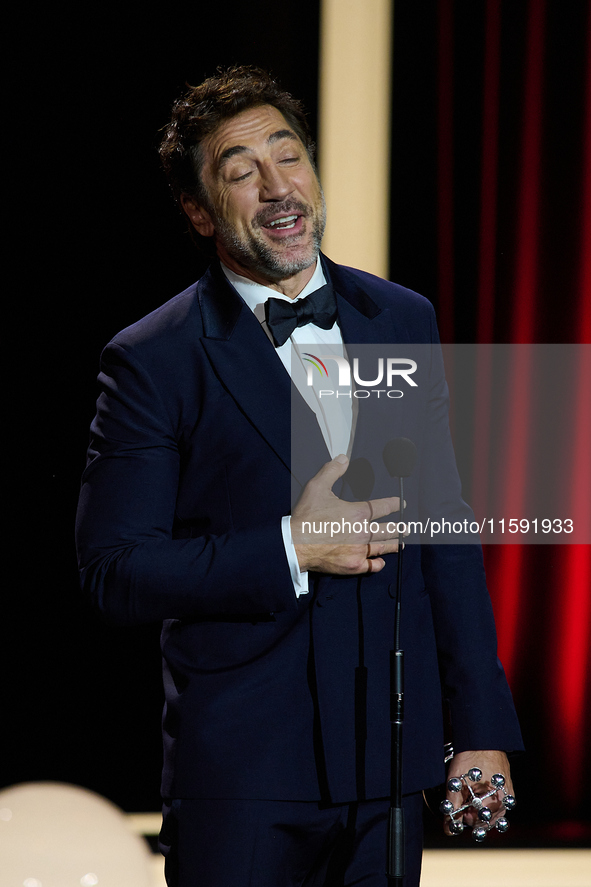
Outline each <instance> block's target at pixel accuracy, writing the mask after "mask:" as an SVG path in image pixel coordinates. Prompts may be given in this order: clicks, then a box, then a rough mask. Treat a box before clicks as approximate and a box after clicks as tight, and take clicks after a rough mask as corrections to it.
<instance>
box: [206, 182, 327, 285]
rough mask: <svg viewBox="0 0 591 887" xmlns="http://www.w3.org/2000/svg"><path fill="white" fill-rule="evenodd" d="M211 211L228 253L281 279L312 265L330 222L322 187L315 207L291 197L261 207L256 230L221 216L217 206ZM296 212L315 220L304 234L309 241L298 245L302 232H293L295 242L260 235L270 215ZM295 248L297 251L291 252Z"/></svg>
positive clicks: (262, 273) (248, 266)
mask: <svg viewBox="0 0 591 887" xmlns="http://www.w3.org/2000/svg"><path fill="white" fill-rule="evenodd" d="M210 212H211V214H212V216H213V220H214V225H215V230H216V239H217V241H218V242H219V243H221V244H222V245H223V246H224V248H225V250H226V251H227V253H228V255H230V256H232V258H233V259H235V260H236V261H237V262H238V263H239V264H240V265H242V266H243V267H244V268H248V269H250V270H252V271H256V272H258V273H259V274H261V275H262V276H264V277H266V278H267V279H268V280H273V281H279V280H285V279H286V278H288V277H292V276H293V275H294V274H298V273H299V272H300V271H303V270H304V269H305V268H309V267H310V265H312V264H313V263H314V262H315V261H316V259H317V258H318V253H319V251H320V244H321V242H322V237H323V235H324V228H325V226H326V205H325V202H324V195H323V193H322V191H320V196H319V199H318V202H317V204H316V206H314V207H311V206H310V205H308V204H305V203H300V202H299V201H297V200H290V199H287V200H284V201H283V202H282V203H277V204H273V205H272V206H271V205H270V206H269V207H265V209H262V210H259V212H258V213H257V214H256V215H255V217H254V219H253V225H252V230H248V231H247V232H246V233H243V232H239V231H238V230H237V229H236V228H235V227H234V225H232V224H231V223H230V222H228V221H227V220H226V219H224V218H222V217H221V216H219V215H218V214H217V213H216V212H215V210H214V209H213V207H212V209H210ZM294 213H299V214H300V215H302V216H303V217H304V218H305V219H307V220H309V221H310V222H311V231H310V233H309V234H308V233H306V234H305V235H304V236H305V237H306V238H307V240H308V242H307V244H305V245H304V244H302V245H301V246H300V247H298V240H301V239H302V236H303V235H301V234H295V235H294V236H293V243H291V244H290V241H289V239H288V238H285V240H284V241H283V243H281V244H277V246H273V245H272V244H270V243H267V242H266V241H265V240H263V238H262V236H257V233H256V232H257V231H259V230H260V229H261V228H262V227H263V226H264V225H265V224H267V223H268V222H269V221H270V219H272V218H277V216H278V214H281V215H286V216H287V215H292V214H294ZM294 248H295V255H290V252H293V251H294Z"/></svg>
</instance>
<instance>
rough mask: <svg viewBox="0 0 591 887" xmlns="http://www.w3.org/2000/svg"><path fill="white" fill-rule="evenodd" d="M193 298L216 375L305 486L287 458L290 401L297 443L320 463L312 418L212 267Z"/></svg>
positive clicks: (255, 324)
mask: <svg viewBox="0 0 591 887" xmlns="http://www.w3.org/2000/svg"><path fill="white" fill-rule="evenodd" d="M198 298H199V302H200V306H201V312H202V317H203V325H204V336H203V338H202V340H201V341H202V344H203V347H204V348H205V351H206V352H207V355H208V357H209V359H210V361H211V364H212V366H213V368H214V370H215V372H216V374H217V376H218V377H219V379H220V380H221V382H222V384H223V385H224V386H225V388H226V389H227V390H228V392H229V393H230V395H231V396H232V397H233V399H234V400H235V402H236V403H237V405H238V407H239V408H240V409H241V410H242V412H243V413H244V414H245V415H246V416H247V417H248V419H249V420H250V421H251V422H252V424H253V425H254V426H255V427H256V428H257V430H258V431H259V433H260V434H261V435H262V437H263V438H264V439H265V440H266V441H267V443H268V444H269V446H270V447H271V448H272V449H273V450H274V452H275V453H276V454H277V456H278V457H279V458H280V459H281V461H282V462H283V463H284V465H285V466H286V468H288V469H289V471H290V472H291V473H292V474H294V475H295V477H296V479H297V480H298V481H300V483H305V482H306V480H307V479H308V478H307V477H306V476H305V472H306V469H305V468H304V466H302V467H301V468H300V470H298V468H297V466H295V465H294V464H293V461H294V460H293V459H292V451H291V424H292V403H293V412H294V417H295V421H297V424H298V426H299V428H300V429H302V432H301V433H302V435H303V439H307V440H309V441H310V444H311V447H312V449H313V450H314V451H315V452H316V453H318V457H317V459H316V461H318V458H319V459H320V461H319V464H322V462H323V461H326V460H327V459H328V458H329V457H328V454H327V451H326V446H325V444H324V440H323V438H322V434H321V433H320V429H319V427H318V423H317V421H316V417H315V416H314V414H313V413H312V411H311V410H310V409H309V407H308V406H307V405H306V403H305V402H304V401H303V399H302V398H301V397H300V395H299V393H298V392H297V390H296V389H295V387H294V386H293V384H292V382H291V380H290V378H289V375H288V373H287V371H286V370H285V367H284V366H283V363H282V362H281V360H280V358H279V357H278V356H277V354H276V352H275V348H274V347H273V345H272V344H271V342H270V341H269V339H268V338H267V336H266V335H265V333H264V331H263V329H262V328H261V325H260V323H259V321H258V320H257V319H256V317H255V316H254V314H253V313H252V311H251V310H250V309H249V308H248V307H247V305H245V304H244V302H243V300H242V299H241V298H240V296H239V295H238V293H237V292H236V290H235V289H234V287H233V286H232V285H231V284H230V283H229V281H228V280H227V278H226V276H225V275H224V273H223V271H222V270H221V268H219V266H217V264H216V265H213V266H212V267H211V268H210V269H209V271H208V272H207V274H206V275H205V276H204V277H202V278H201V281H200V282H199V285H198ZM300 475H301V476H300Z"/></svg>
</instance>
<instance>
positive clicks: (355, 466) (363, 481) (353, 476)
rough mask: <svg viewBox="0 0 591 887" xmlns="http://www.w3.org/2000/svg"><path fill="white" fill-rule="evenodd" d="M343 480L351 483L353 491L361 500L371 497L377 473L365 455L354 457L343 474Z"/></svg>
mask: <svg viewBox="0 0 591 887" xmlns="http://www.w3.org/2000/svg"><path fill="white" fill-rule="evenodd" d="M343 480H344V481H345V482H346V483H348V484H349V486H350V488H351V492H352V493H353V495H354V496H355V498H356V499H358V500H359V501H361V502H363V501H365V500H366V499H370V498H371V494H372V491H373V487H374V483H375V475H374V470H373V468H372V467H371V463H370V462H369V461H368V460H367V459H365V458H364V457H363V456H360V457H359V458H358V459H353V461H352V462H351V464H350V465H349V467H348V468H347V470H346V472H345V474H344V475H343Z"/></svg>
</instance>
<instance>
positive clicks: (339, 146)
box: [318, 0, 394, 277]
mask: <svg viewBox="0 0 591 887" xmlns="http://www.w3.org/2000/svg"><path fill="white" fill-rule="evenodd" d="M393 8H394V2H393V0H322V3H321V17H320V95H319V131H318V156H319V170H320V178H321V181H322V185H323V188H324V192H325V195H326V202H327V209H328V223H327V227H326V235H325V238H324V242H323V249H324V251H325V252H326V254H327V255H328V256H329V257H330V258H331V259H334V260H335V261H337V262H341V263H344V264H346V265H353V266H355V267H357V268H363V269H364V270H366V271H371V272H373V273H374V274H379V275H380V276H382V277H387V276H388V271H389V261H388V259H389V256H388V253H389V189H390V114H391V74H392V63H391V56H392V16H393V11H394V9H393Z"/></svg>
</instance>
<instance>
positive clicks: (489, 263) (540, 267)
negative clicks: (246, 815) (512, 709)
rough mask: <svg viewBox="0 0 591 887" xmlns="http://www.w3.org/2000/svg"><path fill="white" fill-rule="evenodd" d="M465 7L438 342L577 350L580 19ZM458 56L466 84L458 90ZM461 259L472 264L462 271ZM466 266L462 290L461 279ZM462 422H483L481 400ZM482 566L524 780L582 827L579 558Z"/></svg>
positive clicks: (584, 119)
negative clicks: (469, 78) (535, 780)
mask: <svg viewBox="0 0 591 887" xmlns="http://www.w3.org/2000/svg"><path fill="white" fill-rule="evenodd" d="M474 5H475V6H479V7H481V10H480V11H481V15H480V17H479V16H475V15H474V12H473V10H470V9H469V7H468V6H467V5H466V4H465V3H462V2H455V3H454V2H453V0H439V2H438V31H437V65H436V67H437V86H436V93H437V110H436V121H437V123H436V131H437V169H436V183H437V195H438V200H437V214H436V224H437V255H438V260H437V278H438V279H437V301H438V313H439V319H440V329H441V334H442V340H443V341H449V342H451V341H454V340H455V341H458V339H459V341H462V340H464V341H465V340H470V339H472V341H476V342H480V343H494V342H508V343H549V342H561V343H569V342H570V343H573V344H574V343H586V344H589V343H591V9H590V4H589V3H588V2H579V0H575V2H571V3H566V4H565V3H563V2H560V0H528V2H523V3H519V4H515V3H514V2H512V0H506V2H502V0H486V2H483V3H482V4H473V6H474ZM470 16H472V18H471V23H470V22H469V23H468V24H467V23H466V18H470ZM474 43H475V44H476V51H475V46H474ZM466 54H468V55H470V57H471V59H472V74H473V77H474V83H473V84H471V85H470V88H469V90H468V89H467V87H466V83H465V78H466V71H467V68H466V62H465V61H463V59H464V56H465V55H466ZM478 58H479V59H480V64H481V70H480V71H478V64H479V62H478ZM460 65H461V66H462V67H461V70H458V68H459V66H460ZM477 128H478V130H479V133H475V129H477ZM478 140H479V147H478V150H477V155H478V156H477V157H476V158H474V159H473V162H472V163H471V164H466V161H465V157H466V153H465V145H466V142H467V141H469V142H470V143H471V144H476V143H477V141H478ZM475 195H476V196H475ZM468 228H470V229H471V230H468ZM470 247H471V248H472V252H473V253H475V254H476V255H475V256H472V257H470V256H469V255H468V253H469V250H470ZM471 261H472V263H473V268H474V270H473V276H472V279H471V280H472V286H471V288H470V284H468V285H466V281H467V280H468V278H467V275H466V272H462V273H463V277H461V278H460V269H461V266H462V264H468V265H469V264H470V262H471ZM458 279H460V282H459V284H458ZM470 289H471V291H470ZM470 296H471V297H472V298H473V299H474V301H475V311H474V313H473V315H472V320H471V323H472V325H471V326H470V324H469V323H467V321H466V316H467V315H469V313H470V309H469V307H468V299H469V298H470ZM589 354H590V352H589V349H587V350H586V352H585V353H583V354H582V356H581V360H580V365H579V370H578V372H577V373H576V377H575V378H574V379H573V388H572V392H571V395H570V396H571V397H574V398H576V409H575V410H574V413H575V415H576V421H575V425H574V429H571V431H570V434H571V437H572V440H569V446H570V460H571V461H570V468H571V481H570V483H571V490H570V500H571V505H572V511H571V515H570V516H578V518H579V519H580V520H586V521H587V526H589V525H591V518H590V517H589V507H590V506H589V503H590V501H591V362H590V357H589ZM516 359H519V360H522V361H524V362H522V365H521V366H520V373H519V374H518V380H519V381H518V382H517V383H516V385H515V386H514V388H513V390H512V391H511V392H510V393H509V409H508V427H507V436H508V439H509V440H510V441H511V452H512V454H513V457H512V459H510V460H509V462H508V464H507V468H506V472H505V477H504V494H503V495H504V498H505V501H506V503H507V513H509V512H511V516H514V515H518V514H519V512H520V508H521V507H522V504H523V501H524V500H523V497H524V483H525V481H524V474H523V470H522V466H523V465H525V464H527V454H528V448H530V447H532V446H535V445H536V442H535V441H532V440H530V439H529V429H530V422H529V409H530V404H531V403H532V400H533V392H534V391H535V384H536V379H535V376H534V375H533V374H532V372H531V367H529V366H528V364H527V357H526V356H522V357H521V358H520V357H518V358H516ZM481 372H482V377H481V378H479V387H480V385H482V387H481V388H480V390H481V391H484V392H486V390H487V368H486V366H483V367H482V368H481ZM477 408H478V409H480V410H486V399H485V398H481V399H480V402H477ZM484 482H485V481H484V480H483V479H482V478H476V479H475V483H476V484H478V483H480V484H482V483H484ZM563 517H566V515H563ZM485 558H486V562H487V574H488V577H489V586H490V589H491V596H492V598H493V605H494V609H495V614H496V618H497V623H498V631H499V654H500V657H501V659H502V661H503V663H504V665H505V668H506V671H507V674H508V677H509V680H510V683H511V685H512V688H513V691H514V694H515V697H516V701H517V704H518V707H519V710H520V715H521V717H522V721H523V723H524V731H525V734H526V741H527V744H528V747H529V752H530V756H531V758H532V760H534V761H535V763H536V766H537V768H538V771H539V776H540V777H541V776H542V772H541V771H542V770H543V771H544V773H545V774H546V776H547V777H550V779H551V781H552V793H553V796H554V798H555V799H556V800H557V801H558V806H559V808H560V811H561V814H562V815H563V816H566V817H568V816H573V817H575V816H577V815H583V814H582V811H583V800H584V799H583V788H584V783H585V775H586V774H587V779H588V774H589V762H588V761H589V757H590V755H589V748H590V747H591V735H590V733H589V717H588V712H589V710H590V709H591V698H590V696H591V681H590V680H589V673H590V665H591V653H590V650H591V546H589V545H570V546H569V545H561V546H559V545H554V546H551V545H549V546H541V545H536V546H531V545H527V546H526V545H496V546H487V547H486V550H485ZM585 771H586V774H585ZM532 775H533V776H534V777H535V775H536V774H535V773H533V774H532Z"/></svg>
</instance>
